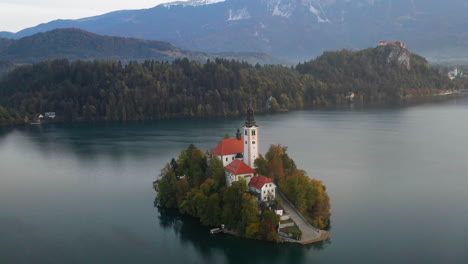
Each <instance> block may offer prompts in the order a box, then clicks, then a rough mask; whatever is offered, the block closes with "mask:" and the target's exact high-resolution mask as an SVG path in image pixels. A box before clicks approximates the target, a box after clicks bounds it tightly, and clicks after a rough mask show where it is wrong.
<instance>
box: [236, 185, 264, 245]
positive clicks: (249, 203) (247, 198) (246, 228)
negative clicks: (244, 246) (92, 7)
mask: <svg viewBox="0 0 468 264" xmlns="http://www.w3.org/2000/svg"><path fill="white" fill-rule="evenodd" d="M241 202H242V209H241V221H240V226H239V230H240V232H241V234H242V235H243V236H245V237H247V238H252V239H255V238H258V232H259V231H258V228H256V227H258V226H259V224H260V220H259V218H258V204H257V198H256V197H255V196H252V195H250V194H248V193H244V194H243V195H242V200H241Z"/></svg>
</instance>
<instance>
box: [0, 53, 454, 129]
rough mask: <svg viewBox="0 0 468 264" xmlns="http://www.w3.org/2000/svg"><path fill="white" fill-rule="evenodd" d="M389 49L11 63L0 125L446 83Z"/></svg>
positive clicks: (366, 94)
mask: <svg viewBox="0 0 468 264" xmlns="http://www.w3.org/2000/svg"><path fill="white" fill-rule="evenodd" d="M392 52H394V50H393V48H389V49H384V48H376V49H369V50H365V51H360V52H351V51H346V50H344V51H338V52H327V53H325V54H324V55H323V56H321V57H319V58H317V59H316V60H314V61H310V62H306V63H304V64H300V65H298V66H297V67H296V68H289V67H283V66H260V65H256V66H252V65H249V64H247V63H242V62H237V61H228V60H222V59H217V60H215V61H208V62H207V63H205V64H202V63H199V62H193V61H192V62H191V61H189V60H187V59H183V60H176V61H174V62H172V63H165V62H157V61H146V62H144V63H136V62H135V63H129V64H127V65H125V66H123V65H122V64H121V63H120V62H116V61H94V62H83V61H75V62H69V61H67V60H54V61H48V62H42V63H39V64H36V65H32V66H22V67H19V68H16V69H15V70H14V71H13V72H12V73H10V74H9V75H7V76H5V77H4V78H3V79H2V80H1V81H0V106H1V107H2V108H1V109H0V110H1V111H2V112H3V114H2V115H1V116H0V122H1V123H22V122H27V121H29V120H30V119H31V118H32V117H33V116H34V115H35V114H37V113H42V112H47V111H54V112H56V113H57V116H58V119H59V120H62V121H77V120H86V121H94V120H96V121H104V120H106V121H114V120H122V121H125V120H155V119H164V118H177V117H205V116H230V115H238V114H240V113H243V111H244V109H246V107H247V104H248V102H249V98H250V97H252V98H253V99H254V102H253V103H254V107H255V109H256V111H259V112H261V111H280V110H293V109H303V108H306V107H312V106H314V105H327V104H343V103H347V100H346V99H345V94H346V93H347V92H350V91H352V92H354V93H356V99H355V103H386V102H398V101H399V100H400V97H403V96H407V95H408V94H411V95H413V96H422V95H432V94H434V93H436V92H437V90H438V89H453V88H454V84H453V83H452V82H450V81H449V80H448V79H447V77H446V76H444V75H441V74H439V72H438V71H436V70H433V69H432V68H431V67H430V66H429V65H428V64H427V63H426V61H425V60H424V59H423V58H421V57H419V56H416V55H408V54H409V52H408V53H405V52H407V51H403V53H401V52H402V51H398V52H399V53H398V52H397V53H392ZM392 54H396V55H397V56H393V55H392ZM405 54H406V55H408V56H407V57H408V58H406V57H405V56H406V55H405ZM402 56H403V57H402ZM401 58H404V59H405V60H403V61H401V60H400V59H401ZM407 60H408V61H409V62H410V65H408V64H407V63H406V62H407ZM408 66H409V67H408ZM267 102H268V104H267Z"/></svg>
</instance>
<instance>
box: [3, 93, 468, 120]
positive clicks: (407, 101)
mask: <svg viewBox="0 0 468 264" xmlns="http://www.w3.org/2000/svg"><path fill="white" fill-rule="evenodd" d="M466 97H468V93H462V92H454V93H451V94H442V95H429V96H418V97H406V98H401V99H400V100H399V101H398V102H381V103H352V102H351V103H346V104H330V105H318V106H317V105H314V106H308V107H304V108H303V109H290V110H279V111H275V112H272V111H267V110H263V111H258V112H257V113H258V114H259V115H268V114H284V113H289V112H296V111H316V110H327V109H349V108H350V107H351V108H354V107H359V108H361V109H373V108H379V109H380V108H388V107H408V106H415V105H420V104H425V103H437V102H445V101H450V100H454V99H459V98H466ZM241 116H242V114H241V113H239V114H237V115H234V114H233V115H223V116H221V115H212V116H193V117H187V116H182V115H174V116H171V117H167V118H160V119H143V120H125V121H123V120H121V121H118V120H117V121H108V120H93V121H85V120H82V119H79V120H75V121H71V122H70V121H60V120H55V121H51V122H44V123H41V124H30V123H10V124H0V128H6V127H16V126H28V127H31V126H36V127H40V126H42V125H51V124H68V125H72V124H96V123H109V124H112V123H127V122H147V121H163V120H164V121H167V120H207V119H224V118H238V117H241Z"/></svg>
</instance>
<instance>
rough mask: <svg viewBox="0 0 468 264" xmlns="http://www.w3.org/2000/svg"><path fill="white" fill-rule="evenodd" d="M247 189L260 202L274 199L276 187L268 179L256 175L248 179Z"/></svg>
mask: <svg viewBox="0 0 468 264" xmlns="http://www.w3.org/2000/svg"><path fill="white" fill-rule="evenodd" d="M249 189H250V191H252V192H254V193H256V194H257V195H258V196H259V198H260V201H269V200H270V199H275V197H276V191H275V190H276V185H275V184H274V183H273V181H272V180H271V179H270V178H268V177H265V176H262V175H256V176H254V177H253V178H252V179H250V182H249Z"/></svg>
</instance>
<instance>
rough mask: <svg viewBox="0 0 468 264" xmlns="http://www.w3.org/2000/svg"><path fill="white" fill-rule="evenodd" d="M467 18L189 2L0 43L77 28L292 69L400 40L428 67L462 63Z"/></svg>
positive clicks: (464, 6) (434, 2) (274, 2)
mask: <svg viewBox="0 0 468 264" xmlns="http://www.w3.org/2000/svg"><path fill="white" fill-rule="evenodd" d="M467 11H468V1H466V0H446V1H440V0H355V1H354V0H353V1H350V0H192V1H179V2H174V3H168V4H161V5H158V6H156V7H154V8H150V9H142V10H123V11H116V12H112V13H108V14H104V15H100V16H95V17H88V18H83V19H77V20H55V21H52V22H49V23H45V24H40V25H38V26H36V27H32V28H28V29H25V30H22V31H20V32H18V33H15V34H13V33H7V32H3V33H0V37H7V38H20V37H25V36H29V35H32V34H35V33H38V32H44V31H49V30H52V29H56V28H69V27H75V28H81V29H84V30H87V31H90V32H93V33H97V34H102V35H114V36H123V37H132V38H139V39H148V40H161V41H167V42H170V43H172V44H173V45H175V46H177V47H180V48H182V49H188V50H196V51H201V52H223V51H232V52H242V51H249V52H265V53H269V54H271V55H273V56H279V57H282V58H285V59H289V60H293V61H303V60H306V59H310V58H313V57H316V56H318V55H320V54H321V53H322V52H323V51H326V50H336V49H343V48H346V49H361V48H366V47H371V46H374V45H376V44H377V41H379V40H389V41H394V40H400V41H404V42H406V43H407V44H408V47H409V48H410V49H411V50H412V51H414V52H417V53H419V54H421V55H423V56H425V57H428V59H429V60H446V59H451V58H457V59H460V58H467V59H468V51H467V49H466V47H467V46H468V20H467V19H466V13H467Z"/></svg>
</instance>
